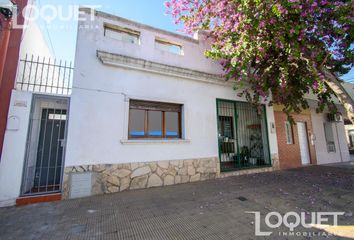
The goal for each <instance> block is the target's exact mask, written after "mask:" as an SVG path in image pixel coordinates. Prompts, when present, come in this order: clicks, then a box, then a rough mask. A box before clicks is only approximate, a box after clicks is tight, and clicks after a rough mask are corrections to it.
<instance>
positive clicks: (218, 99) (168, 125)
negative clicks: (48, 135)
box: [63, 12, 277, 197]
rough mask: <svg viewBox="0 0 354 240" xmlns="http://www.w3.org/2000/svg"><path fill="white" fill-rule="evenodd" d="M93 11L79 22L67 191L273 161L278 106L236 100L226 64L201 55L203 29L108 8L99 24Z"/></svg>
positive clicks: (204, 175) (212, 173) (189, 177)
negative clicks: (177, 30)
mask: <svg viewBox="0 0 354 240" xmlns="http://www.w3.org/2000/svg"><path fill="white" fill-rule="evenodd" d="M86 16H87V17H86V21H82V22H79V33H78V44H77V49H76V61H75V74H74V79H75V80H74V84H73V90H72V94H71V102H70V113H69V116H70V121H69V129H68V141H67V149H66V158H65V172H64V191H63V193H64V197H77V196H86V195H91V194H99V193H107V192H118V191H123V190H126V189H136V188H147V187H154V186H164V185H171V184H178V183H186V182H193V181H200V180H207V179H213V178H217V177H219V176H220V172H223V171H228V170H239V169H243V168H246V169H250V168H258V170H260V171H266V170H271V169H272V168H273V167H272V166H273V165H274V161H276V159H277V144H276V139H275V132H271V130H270V128H269V126H268V125H269V123H270V122H272V121H274V120H273V118H274V116H273V110H272V108H271V107H268V106H266V105H264V111H262V114H260V115H258V114H257V112H256V110H255V109H254V108H253V107H252V106H251V105H250V104H248V103H246V102H245V100H244V99H242V98H239V97H237V94H236V92H235V91H234V90H233V89H232V83H229V82H226V81H225V80H224V79H222V78H221V74H222V69H221V67H220V66H219V64H218V63H216V62H214V61H212V60H210V59H207V58H205V57H204V55H203V54H204V51H205V49H207V48H208V44H207V41H205V38H204V36H203V35H198V36H196V37H195V38H189V37H185V36H181V35H177V34H174V33H170V32H166V31H163V30H160V29H155V28H152V27H149V26H146V25H143V24H139V23H135V22H132V21H129V20H126V19H122V18H119V17H115V16H112V15H108V14H105V13H101V12H96V14H95V19H94V21H91V20H90V18H89V14H88V13H86ZM218 126H219V129H218ZM241 148H243V151H244V154H245V155H244V156H243V159H242V160H240V159H238V157H240V156H237V151H239V152H240V151H241V150H240V149H241ZM219 158H222V161H221V162H220V160H219ZM87 179H89V180H90V181H87Z"/></svg>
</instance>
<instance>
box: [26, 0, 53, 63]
mask: <svg viewBox="0 0 354 240" xmlns="http://www.w3.org/2000/svg"><path fill="white" fill-rule="evenodd" d="M28 4H29V5H34V6H35V5H36V0H29V1H28ZM37 7H38V6H37ZM35 14H36V11H34V10H33V9H31V8H27V9H26V15H27V16H28V17H27V18H26V22H25V28H24V30H23V33H22V39H21V46H20V53H19V54H20V59H23V58H25V57H26V54H27V55H28V57H31V55H34V56H35V57H38V56H39V57H40V59H41V60H42V59H43V57H45V58H46V59H48V58H53V53H52V51H51V50H50V48H49V46H48V44H47V42H46V40H45V38H44V36H43V34H42V31H41V29H40V26H39V25H38V22H37V20H35V16H34V15H35ZM31 18H33V19H31Z"/></svg>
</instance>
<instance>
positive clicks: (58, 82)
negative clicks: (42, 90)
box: [56, 60, 61, 94]
mask: <svg viewBox="0 0 354 240" xmlns="http://www.w3.org/2000/svg"><path fill="white" fill-rule="evenodd" d="M59 66H61V60H60V62H59ZM58 68H59V71H58V81H57V90H56V94H58V90H59V84H60V70H61V68H60V67H58Z"/></svg>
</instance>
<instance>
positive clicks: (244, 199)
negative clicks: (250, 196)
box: [237, 196, 247, 202]
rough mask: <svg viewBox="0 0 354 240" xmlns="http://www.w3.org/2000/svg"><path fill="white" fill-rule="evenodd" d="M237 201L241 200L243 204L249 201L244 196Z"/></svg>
mask: <svg viewBox="0 0 354 240" xmlns="http://www.w3.org/2000/svg"><path fill="white" fill-rule="evenodd" d="M237 199H238V200H240V201H242V202H244V201H247V198H245V197H242V196H241V197H238V198H237Z"/></svg>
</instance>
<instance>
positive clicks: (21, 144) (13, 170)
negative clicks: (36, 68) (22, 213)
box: [0, 90, 32, 207]
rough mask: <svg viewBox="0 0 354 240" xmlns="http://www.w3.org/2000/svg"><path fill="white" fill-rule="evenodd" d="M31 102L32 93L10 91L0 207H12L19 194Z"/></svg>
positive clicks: (1, 168)
mask: <svg viewBox="0 0 354 240" xmlns="http://www.w3.org/2000/svg"><path fill="white" fill-rule="evenodd" d="M31 101H32V93H29V92H21V91H16V90H13V91H12V96H11V102H10V110H9V115H8V116H9V118H11V119H12V120H9V121H8V123H7V129H6V132H5V140H4V146H3V151H2V156H1V162H0V207H2V206H9V205H14V204H15V201H16V198H17V197H18V196H19V194H20V189H21V181H22V170H23V164H24V159H25V151H26V140H27V132H28V122H29V117H30V110H31ZM16 105H17V106H16ZM16 119H17V120H16Z"/></svg>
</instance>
